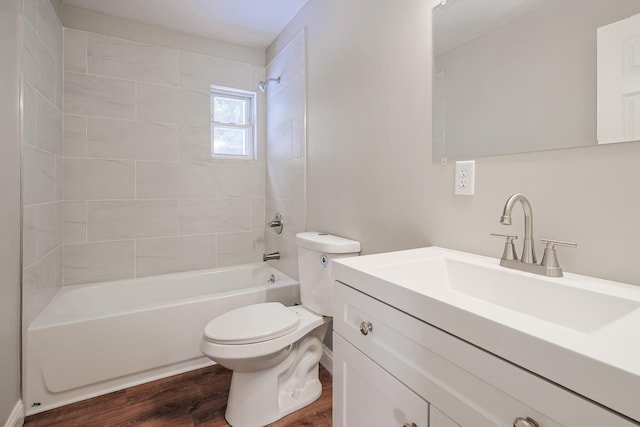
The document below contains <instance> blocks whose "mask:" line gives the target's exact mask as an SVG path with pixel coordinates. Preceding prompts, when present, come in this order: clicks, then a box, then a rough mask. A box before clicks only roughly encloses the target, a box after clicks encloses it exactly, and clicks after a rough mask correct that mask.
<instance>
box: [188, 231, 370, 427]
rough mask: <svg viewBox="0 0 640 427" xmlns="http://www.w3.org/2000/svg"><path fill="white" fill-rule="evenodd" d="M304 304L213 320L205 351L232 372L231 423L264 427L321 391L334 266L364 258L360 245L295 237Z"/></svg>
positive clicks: (257, 307)
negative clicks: (342, 260) (338, 261)
mask: <svg viewBox="0 0 640 427" xmlns="http://www.w3.org/2000/svg"><path fill="white" fill-rule="evenodd" d="M296 243H297V245H298V269H299V274H300V299H301V300H302V305H298V306H293V307H285V306H284V305H282V304H280V303H277V302H270V303H262V304H253V305H249V306H246V307H241V308H239V309H236V310H232V311H229V312H227V313H225V314H223V315H221V316H219V317H216V318H215V319H213V320H212V321H210V322H209V323H208V324H207V326H206V327H205V329H204V336H203V339H202V342H201V343H200V349H201V350H202V352H203V353H204V354H205V355H206V356H208V357H209V358H211V359H212V360H214V361H215V362H217V363H219V364H220V365H222V366H224V367H226V368H228V369H231V370H233V376H232V377H231V389H230V391H229V400H228V401H227V411H226V413H225V418H226V419H227V421H228V422H229V424H231V425H232V426H233V427H261V426H265V425H267V424H269V423H272V422H274V421H276V420H278V419H280V418H282V417H284V416H285V415H287V414H290V413H291V412H294V411H296V410H298V409H300V408H302V407H304V406H307V405H308V404H310V403H311V402H313V401H314V400H316V399H317V398H318V397H320V394H321V392H322V385H321V384H320V381H319V380H318V362H319V361H320V357H321V356H322V340H323V339H324V336H325V334H326V332H327V328H328V322H329V320H331V317H330V316H333V280H332V278H331V260H332V259H337V258H344V257H349V256H355V255H358V253H359V252H360V242H356V241H354V240H348V239H344V238H342V237H337V236H331V235H328V234H325V233H316V232H306V233H299V234H297V235H296Z"/></svg>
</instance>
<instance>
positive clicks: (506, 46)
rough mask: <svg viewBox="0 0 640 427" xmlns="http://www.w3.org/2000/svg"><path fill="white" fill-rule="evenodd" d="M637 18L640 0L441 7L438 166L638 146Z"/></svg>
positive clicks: (474, 0) (498, 0) (451, 0)
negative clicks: (553, 151) (545, 152)
mask: <svg viewBox="0 0 640 427" xmlns="http://www.w3.org/2000/svg"><path fill="white" fill-rule="evenodd" d="M638 14H640V1H639V0H441V1H438V5H437V6H436V7H434V9H433V31H434V82H433V92H434V95H433V103H434V105H433V112H434V116H433V127H434V160H436V161H440V160H441V159H450V160H451V159H472V158H477V157H483V156H495V155H501V154H511V153H521V152H530V151H540V150H551V149H558V148H570V147H578V146H584V145H595V144H598V143H600V144H603V143H610V142H623V141H631V140H640V25H639V24H640V15H638ZM634 15H638V16H634ZM632 17H633V18H632ZM631 19H634V20H635V21H632V22H631V23H629V22H630V20H631ZM619 21H623V23H622V24H621V26H622V28H618V27H615V28H613V29H610V28H611V27H614V25H613V23H618V22H619ZM610 24H611V25H610ZM601 27H605V28H601ZM607 29H609V31H605V30H607ZM633 31H635V34H630V32H633ZM601 33H603V34H601ZM611 34H613V35H611ZM612 37H613V38H615V37H617V39H615V40H613V41H612V40H610V39H611V38H612ZM634 37H635V38H634ZM616 41H617V42H618V45H616V44H615V43H616ZM620 43H622V45H620ZM598 49H599V50H600V52H598ZM623 56H624V58H623ZM612 64H613V70H611V69H610V68H611V65H612ZM619 72H624V73H626V74H627V78H626V80H625V82H623V83H621V81H620V80H621V79H620V76H619V75H616V74H615V73H619ZM605 76H608V80H607V81H602V80H603V78H604V77H605ZM612 88H616V91H617V93H614V94H613V95H607V94H608V93H609V91H610V90H611V89H612ZM621 88H622V89H621ZM621 91H622V92H621Z"/></svg>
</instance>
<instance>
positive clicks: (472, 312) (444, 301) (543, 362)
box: [332, 247, 640, 427]
mask: <svg viewBox="0 0 640 427" xmlns="http://www.w3.org/2000/svg"><path fill="white" fill-rule="evenodd" d="M442 258H446V259H447V260H453V261H461V262H464V263H465V264H473V265H474V266H478V267H481V268H482V269H484V270H483V271H490V272H491V274H499V275H500V277H501V279H504V278H506V280H507V281H510V280H513V281H520V283H522V281H529V282H531V283H533V284H536V283H538V284H540V285H541V287H545V288H546V289H547V290H548V289H554V288H553V287H554V286H557V288H558V293H559V296H558V301H560V302H561V303H562V304H564V305H567V306H568V307H567V312H568V313H569V316H568V320H566V322H567V323H566V324H568V325H573V324H574V323H576V322H577V324H579V325H578V326H576V327H573V326H569V327H568V326H564V325H562V322H565V319H562V321H560V322H555V321H553V319H552V320H551V321H549V320H541V318H540V317H537V316H536V315H531V314H526V313H527V308H528V306H527V304H543V305H544V304H545V302H544V301H533V300H530V299H529V298H528V297H527V296H523V298H522V301H516V302H517V303H518V304H522V305H521V306H522V310H514V309H509V308H505V307H504V306H501V305H500V304H497V303H492V302H488V301H487V300H486V299H481V298H476V297H474V296H470V295H469V293H465V292H459V291H457V290H454V289H450V288H448V286H447V285H446V284H445V285H443V284H441V283H440V284H436V285H434V283H433V282H436V281H439V280H441V281H446V280H447V278H446V277H440V276H437V277H436V276H433V275H432V274H430V275H429V277H421V276H420V273H421V272H420V270H419V269H418V268H416V267H415V266H416V265H419V264H416V262H420V263H424V262H425V261H427V262H428V261H429V260H439V259H442ZM405 265H406V268H404V267H403V266H405ZM420 265H422V264H420ZM332 268H333V275H334V278H335V279H336V280H338V281H340V282H342V283H345V284H347V285H349V286H351V287H353V288H355V289H357V290H359V291H362V292H364V293H365V294H368V295H370V296H372V297H374V298H376V299H378V300H380V301H383V302H385V303H387V304H389V305H391V306H393V307H396V308H398V309H399V310H402V311H404V312H406V313H408V314H410V315H412V316H414V317H416V318H418V319H421V320H423V321H425V322H427V323H429V324H431V325H433V326H436V327H438V328H440V329H442V330H444V331H446V332H448V333H450V334H452V335H455V336H457V337H459V338H461V339H463V340H465V341H468V342H470V343H472V344H474V345H476V346H478V347H480V348H483V349H484V350H486V351H488V352H491V353H493V354H495V355H498V356H500V357H501V358H504V359H506V360H509V361H511V362H512V363H514V364H516V365H518V366H521V367H522V368H524V369H527V370H529V371H531V372H533V373H535V374H538V375H540V376H542V377H544V378H546V379H548V380H550V381H552V382H554V383H556V384H559V385H561V386H563V387H565V388H567V389H570V390H572V391H574V392H576V393H578V394H580V395H582V396H584V397H586V398H588V399H591V400H593V401H595V402H598V403H600V404H601V405H604V406H606V407H608V408H610V409H612V410H614V411H616V412H619V413H621V414H623V415H625V416H627V417H630V418H632V419H634V420H636V421H638V422H640V287H637V286H632V285H627V284H623V283H618V282H611V281H606V280H601V279H596V278H592V277H587V276H580V275H577V274H570V273H566V272H565V277H562V278H547V277H544V276H539V275H534V274H531V273H525V272H521V271H517V270H512V269H507V268H504V267H501V266H499V265H498V259H495V258H488V257H483V256H479V255H473V254H468V253H464V252H458V251H453V250H449V249H443V248H438V247H429V248H420V249H412V250H407V251H399V252H389V253H383V254H375V255H366V256H361V257H354V258H345V259H340V260H334V261H333V267H332ZM505 275H506V276H505ZM470 281H472V280H470ZM472 286H473V284H470V287H472ZM534 286H535V285H534ZM471 291H472V289H471ZM563 291H567V292H564V295H560V293H561V292H563ZM583 291H586V292H583ZM573 292H575V293H576V294H580V293H585V294H589V295H588V296H589V298H590V302H589V303H588V304H584V305H579V304H576V306H571V307H569V306H570V305H571V299H570V298H571V296H572V295H573ZM547 294H549V292H547ZM496 295H497V293H496ZM549 295H553V293H551V294H549ZM497 296H498V297H499V295H497ZM561 297H562V298H561ZM600 297H601V298H602V301H603V304H602V311H606V304H604V302H605V301H607V300H614V302H615V301H622V303H624V304H626V306H625V307H626V308H625V310H624V312H623V314H622V315H621V316H615V315H613V317H611V319H608V320H607V321H606V322H604V323H602V325H600V324H598V321H596V322H592V321H591V320H592V319H591V318H600V317H602V316H604V318H607V316H608V314H607V313H601V312H600V310H599V308H600V307H599V305H598V301H599V300H598V298H600ZM568 298H569V299H568ZM548 299H549V298H548ZM550 299H551V300H552V301H549V305H550V306H551V305H553V303H557V301H555V299H554V298H550ZM636 303H637V305H636ZM511 304H513V301H511ZM539 308H542V309H543V311H544V308H545V307H539ZM556 309H557V307H556ZM576 309H577V310H578V311H576ZM580 310H584V311H585V312H584V313H582V312H581V311H580ZM556 311H557V310H556ZM559 311H560V315H562V314H563V313H562V311H563V310H559ZM572 313H573V314H572ZM556 314H557V313H556ZM571 316H574V318H573V319H572V318H571ZM583 316H584V317H583ZM581 318H582V319H583V320H584V322H581V321H580V319H581ZM572 322H573V323H572ZM583 323H584V325H583ZM602 427H605V426H602Z"/></svg>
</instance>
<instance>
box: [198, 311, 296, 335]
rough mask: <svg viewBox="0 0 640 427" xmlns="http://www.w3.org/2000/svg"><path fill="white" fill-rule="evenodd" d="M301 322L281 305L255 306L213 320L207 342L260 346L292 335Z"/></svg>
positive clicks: (207, 332)
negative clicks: (259, 344)
mask: <svg viewBox="0 0 640 427" xmlns="http://www.w3.org/2000/svg"><path fill="white" fill-rule="evenodd" d="M299 323H300V315H299V314H298V313H296V312H295V311H292V310H290V309H287V308H286V307H285V306H284V305H282V304H281V303H279V302H269V303H261V304H252V305H248V306H245V307H240V308H237V309H235V310H231V311H229V312H227V313H224V314H222V315H220V316H218V317H216V318H215V319H213V320H211V321H210V322H209V323H207V326H205V328H204V339H205V340H207V341H208V342H211V343H215V344H224V345H240V344H254V343H260V342H264V341H269V340H273V339H276V338H279V337H282V336H284V335H287V334H289V333H291V332H292V331H294V330H295V329H296V328H297V327H298V324H299Z"/></svg>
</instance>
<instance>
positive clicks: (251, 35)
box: [63, 0, 307, 49]
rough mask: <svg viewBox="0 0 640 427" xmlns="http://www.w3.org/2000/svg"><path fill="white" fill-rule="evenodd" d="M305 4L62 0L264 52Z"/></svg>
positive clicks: (282, 0)
mask: <svg viewBox="0 0 640 427" xmlns="http://www.w3.org/2000/svg"><path fill="white" fill-rule="evenodd" d="M306 2H307V0H108V1H105V0H63V3H64V4H66V5H72V6H77V7H82V8H85V9H90V10H93V11H96V12H101V13H106V14H108V15H114V16H118V17H121V18H128V19H132V20H134V21H140V22H144V23H146V24H152V25H157V26H160V27H165V28H169V29H172V30H176V31H181V32H184V33H188V34H193V35H196V36H200V37H206V38H209V39H215V40H222V41H226V42H229V43H234V44H239V45H242V46H249V47H253V48H260V49H264V48H266V47H267V46H269V45H270V44H271V42H272V41H273V40H274V39H275V38H276V36H277V35H278V34H279V33H280V32H281V31H282V29H283V28H284V27H285V26H286V25H287V23H289V21H291V19H292V18H293V17H294V16H295V15H296V14H297V13H298V11H299V10H300V9H302V7H303V6H304V5H305V3H306Z"/></svg>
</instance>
